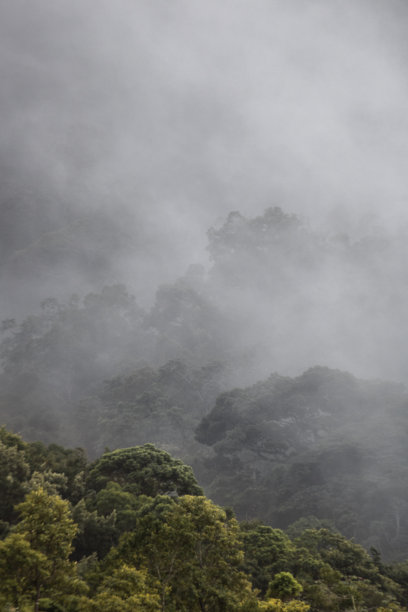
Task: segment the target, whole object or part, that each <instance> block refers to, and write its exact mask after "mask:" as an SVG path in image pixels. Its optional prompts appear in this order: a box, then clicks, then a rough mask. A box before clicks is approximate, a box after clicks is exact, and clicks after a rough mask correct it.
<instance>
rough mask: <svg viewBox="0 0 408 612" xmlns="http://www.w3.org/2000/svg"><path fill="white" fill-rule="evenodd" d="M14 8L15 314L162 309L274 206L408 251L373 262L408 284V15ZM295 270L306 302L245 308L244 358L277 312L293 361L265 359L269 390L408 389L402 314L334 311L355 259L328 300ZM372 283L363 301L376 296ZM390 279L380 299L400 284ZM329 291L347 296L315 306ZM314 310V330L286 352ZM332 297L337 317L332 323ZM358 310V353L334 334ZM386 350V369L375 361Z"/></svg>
mask: <svg viewBox="0 0 408 612" xmlns="http://www.w3.org/2000/svg"><path fill="white" fill-rule="evenodd" d="M0 11H1V15H0V17H1V19H0V24H1V25H0V28H1V55H0V75H1V81H2V88H1V93H0V104H1V106H0V108H1V118H2V139H1V142H0V172H1V208H0V214H1V227H2V235H1V241H2V249H1V254H2V262H1V283H2V291H1V297H0V300H1V303H0V306H1V310H2V314H3V315H4V316H3V317H2V318H7V317H11V316H13V317H15V316H20V317H21V316H25V315H26V314H28V313H29V312H31V311H32V310H33V309H35V307H36V305H37V304H38V303H39V302H40V301H41V300H42V299H44V298H46V297H48V296H55V297H59V298H63V299H66V298H68V296H69V295H70V294H71V293H79V294H84V293H86V292H88V291H92V290H100V289H101V288H102V287H103V286H104V285H106V284H115V283H118V282H122V283H125V284H126V285H127V286H128V287H129V288H130V290H131V291H132V292H133V293H134V294H135V296H136V299H137V301H138V303H140V304H141V305H142V306H144V307H146V308H150V307H151V306H152V305H153V304H154V299H155V297H154V296H155V293H156V290H157V287H158V286H160V285H161V284H163V283H172V282H174V281H175V280H176V279H177V278H179V277H180V276H183V274H184V273H185V270H186V269H187V267H188V266H189V265H190V264H194V263H201V264H203V265H204V267H205V269H206V270H207V271H208V270H211V266H212V262H211V261H210V259H209V253H208V251H207V249H206V246H207V237H206V230H207V229H208V228H209V227H221V226H222V224H223V223H224V220H225V218H226V217H227V215H228V213H229V212H230V211H239V212H240V213H241V214H242V215H244V216H245V217H246V218H253V217H257V216H259V215H262V213H263V211H264V210H265V209H266V208H268V207H270V206H279V207H281V208H282V209H283V211H284V212H287V213H290V214H296V215H297V216H298V217H299V218H300V219H301V221H302V223H304V224H305V226H309V227H311V228H312V230H313V231H316V232H322V233H324V234H325V235H326V236H335V235H340V234H347V235H348V236H349V239H350V240H351V241H352V242H358V240H361V239H362V238H364V237H366V236H374V237H375V236H377V237H378V236H380V237H381V238H385V239H386V240H389V241H391V242H393V241H395V240H397V238H396V236H398V240H397V242H398V248H396V247H394V248H393V249H388V251H387V252H386V256H387V257H389V259H388V260H387V262H385V263H384V262H383V261H381V262H380V261H378V262H377V263H378V265H380V266H381V267H382V270H386V271H390V270H393V269H394V263H396V264H397V265H398V266H399V268H398V269H401V265H400V264H399V263H398V262H400V261H404V260H405V257H406V254H407V253H406V248H405V245H404V239H403V236H404V235H405V231H408V230H407V226H408V219H407V213H406V202H407V197H408V189H407V184H406V183H407V178H406V169H405V159H406V156H407V152H408V151H407V148H408V144H407V142H408V140H407V138H406V135H407V127H408V115H407V111H406V99H407V78H406V55H407V42H406V36H405V27H404V26H405V23H406V19H407V9H406V6H405V3H404V2H402V1H397V0H392V1H388V2H381V1H368V0H367V1H365V0H360V1H359V2H358V3H356V2H352V1H346V2H344V1H342V2H340V1H332V2H325V1H322V0H320V1H312V2H308V3H304V2H299V1H292V2H291V3H288V2H284V1H283V0H280V1H264V0H257V2H255V3H254V2H251V3H250V2H248V1H244V0H239V1H238V2H237V1H235V0H234V2H232V0H225V1H224V2H222V3H220V2H215V1H214V2H213V1H210V2H205V3H201V2H197V1H190V0H189V1H187V0H177V1H175V2H172V3H168V2H164V1H157V2H150V1H147V0H146V1H142V0H141V1H139V2H131V1H129V0H121V1H119V2H117V3H115V5H114V6H113V5H112V3H110V2H107V1H101V2H99V3H98V9H97V10H96V9H95V6H94V5H93V3H91V2H89V1H83V0H81V1H79V0H78V1H75V0H74V1H72V2H69V3H68V2H62V3H55V2H51V1H45V0H40V1H39V2H37V3H36V4H35V5H32V4H30V3H27V2H24V1H22V0H16V1H15V2H13V3H9V2H6V1H3V2H2V3H1V6H0ZM282 265H283V266H284V265H285V264H284V263H283V264H282ZM373 265H375V263H374V264H373ZM339 266H340V268H339ZM287 270H288V274H289V275H290V276H291V287H292V290H293V291H294V292H295V293H296V292H297V294H298V296H303V297H301V298H299V299H295V304H297V306H294V307H293V312H292V314H290V315H288V308H289V310H290V305H289V302H290V303H292V305H293V300H292V298H289V297H287V299H282V300H281V301H279V300H278V302H276V300H275V302H274V294H273V291H271V292H269V293H268V292H265V291H263V292H261V293H260V294H256V293H254V294H252V295H248V293H247V294H246V295H244V294H245V290H244V294H243V295H241V297H240V298H239V300H238V301H239V303H240V304H241V305H242V308H243V310H242V317H243V319H248V318H251V317H252V318H253V319H254V322H253V323H252V324H251V325H250V326H249V329H250V330H252V332H253V337H252V338H251V339H250V340H248V339H246V340H245V342H246V343H247V344H251V343H252V344H257V343H258V342H259V340H260V338H261V337H265V327H266V325H267V321H268V318H269V317H270V312H271V303H272V302H274V303H275V305H274V307H273V312H274V317H275V322H274V329H277V330H278V332H277V333H274V334H272V335H271V337H270V338H269V336H268V333H269V332H268V333H267V334H266V336H267V339H268V341H269V342H270V343H273V342H275V343H276V342H277V343H278V345H279V347H280V348H279V350H278V351H274V353H273V356H269V357H268V356H267V357H265V355H268V351H266V353H264V355H263V359H264V362H263V365H262V366H261V364H260V365H259V371H258V375H261V373H262V375H263V374H264V373H265V372H266V371H267V370H269V371H270V369H271V368H273V369H277V370H279V371H282V372H287V373H291V374H294V373H300V371H301V370H302V368H305V367H307V366H308V365H313V364H314V363H324V364H328V365H332V366H333V367H341V368H345V369H350V370H353V371H354V372H355V373H356V374H361V375H367V376H369V375H374V376H381V375H382V374H384V375H386V376H390V377H391V378H395V379H401V378H403V379H405V371H402V370H401V368H400V367H399V363H401V362H402V361H403V360H404V359H405V356H404V348H403V346H401V342H400V338H399V337H398V331H396V329H395V328H394V327H393V326H392V325H391V328H392V329H391V332H392V333H391V336H390V334H389V333H388V332H389V331H390V324H389V320H388V319H387V314H386V313H385V314H384V313H383V314H382V315H381V317H382V319H381V321H379V320H378V318H376V317H375V316H374V317H372V318H370V309H366V310H365V309H364V308H361V307H360V306H356V302H355V301H353V299H347V300H344V299H343V298H342V297H341V298H338V296H339V295H340V294H341V295H343V294H344V292H345V291H349V292H350V291H351V294H353V289H350V284H349V283H350V276H349V274H348V272H347V270H345V268H344V262H339V260H337V261H332V260H330V258H328V259H327V261H326V263H325V265H324V266H323V267H322V268H321V269H320V271H319V273H318V279H317V281H316V283H317V284H316V286H313V288H310V286H309V287H308V288H307V287H306V285H307V283H310V281H311V278H310V277H307V278H306V279H305V278H304V277H302V274H301V273H299V276H298V277H297V276H296V274H297V272H296V268H293V267H291V266H288V268H287ZM359 274H361V271H360V272H358V273H357V276H356V275H355V276H354V277H353V280H352V282H351V286H352V287H353V286H354V287H355V288H357V287H358V288H359V290H360V292H361V290H362V287H363V288H364V283H365V282H366V278H365V276H364V273H363V276H359ZM388 276H389V275H388ZM380 277H381V279H382V280H383V282H384V283H386V285H384V286H377V288H376V290H378V293H379V294H384V292H389V290H390V287H391V285H392V282H395V283H396V284H398V283H400V284H401V283H402V282H403V278H404V274H403V271H402V270H401V274H400V275H398V274H396V278H395V280H394V281H393V280H392V279H391V280H390V278H389V277H387V274H386V273H385V272H383V273H381V274H380ZM370 283H371V281H369V284H370ZM305 292H306V294H307V295H306V297H305ZM362 292H363V293H364V291H362ZM368 292H369V293H370V292H371V293H370V295H372V294H373V293H372V287H371V289H369V290H368ZM323 294H325V295H326V296H328V295H331V296H332V297H331V298H329V299H326V298H325V300H323V302H319V298H318V296H319V295H323ZM212 297H214V296H212ZM303 298H304V301H305V300H306V302H307V303H308V304H309V310H308V316H309V319H308V321H309V323H308V324H307V323H305V321H304V317H303V322H302V324H301V326H302V327H306V328H307V326H308V331H306V332H301V333H300V334H299V335H298V336H297V341H296V340H295V339H293V337H291V338H289V340H288V327H290V325H292V322H293V321H296V320H297V317H298V318H299V316H300V315H299V313H297V312H296V308H302V306H299V304H302V300H303ZM398 299H399V300H400V301H401V300H403V297H401V296H400V298H398ZM288 300H289V301H288ZM215 301H217V299H215ZM328 302H329V303H330V304H329V306H330V308H331V310H333V309H334V310H335V309H336V304H337V308H338V312H336V316H327V306H328ZM220 303H222V304H224V307H225V300H224V298H222V299H221V301H220ZM319 303H320V305H321V310H320V309H319ZM344 308H347V309H349V312H348V313H347V316H348V317H349V322H348V324H347V330H346V334H347V335H348V340H347V342H346V349H344V350H343V349H342V348H341V345H342V343H343V344H344V335H345V330H344V328H342V327H341V324H340V326H339V328H338V329H334V327H335V326H336V325H338V323H339V320H340V319H341V316H340V314H341V309H344ZM323 309H326V311H325V312H324V313H323ZM350 309H351V310H350ZM353 309H355V310H353ZM397 310H398V309H397ZM402 313H403V307H399V310H398V316H399V317H402V318H401V319H400V320H401V325H402V321H403V314H402ZM303 314H304V313H303ZM288 318H289V324H288V323H287V321H288ZM353 321H354V323H353ZM362 325H363V328H364V330H365V333H364V334H363V337H362V338H361V342H359V343H358V344H359V346H360V347H361V348H360V349H359V351H357V352H358V353H359V355H358V356H356V354H355V352H354V354H353V355H352V352H353V351H352V350H351V349H350V346H352V345H353V343H354V341H355V339H354V337H355V335H356V334H357V336H358V335H359V330H361V328H362ZM378 325H380V326H381V329H380V331H379V332H378ZM317 328H319V334H320V336H321V338H320V340H318V341H316V335H315V331H316V329H317ZM369 329H375V330H376V331H375V333H373V334H372V336H371V338H370V339H369V340H367V339H366V338H367V336H366V333H367V334H368V330H369ZM246 334H247V335H250V331H249V330H247V331H246ZM360 335H361V334H360ZM384 342H385V344H386V346H387V350H386V351H385V352H384V351H383V352H382V355H381V358H378V356H377V357H376V356H373V353H374V352H376V350H378V346H379V345H381V344H382V345H384ZM339 345H340V347H339ZM288 347H289V348H288ZM394 349H395V350H394ZM395 351H397V353H398V359H397V361H398V364H397V365H395V367H394V365H392V366H391V367H389V364H390V359H391V363H392V364H394V363H395V361H394V357H395ZM393 352H394V355H393V358H390V356H389V354H391V353H393ZM384 355H386V356H384ZM256 375H257V373H256V372H255V373H254V374H253V376H254V378H256Z"/></svg>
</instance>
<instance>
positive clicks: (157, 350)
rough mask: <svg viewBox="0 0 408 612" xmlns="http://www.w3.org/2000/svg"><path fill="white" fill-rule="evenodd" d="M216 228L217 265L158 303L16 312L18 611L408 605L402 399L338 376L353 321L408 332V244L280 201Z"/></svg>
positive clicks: (13, 467)
mask: <svg viewBox="0 0 408 612" xmlns="http://www.w3.org/2000/svg"><path fill="white" fill-rule="evenodd" d="M207 236H208V251H209V254H210V257H211V262H212V263H211V267H210V268H209V269H208V270H205V269H204V268H203V267H202V266H198V265H191V266H189V267H188V269H187V271H186V273H185V274H184V275H183V276H182V277H180V278H179V279H177V280H176V281H175V282H174V283H172V284H164V285H160V286H159V287H158V288H157V291H156V296H155V300H154V302H153V304H152V306H151V307H150V308H149V309H146V308H144V307H142V306H141V305H140V304H139V303H138V300H137V296H134V295H132V293H131V292H130V291H129V289H128V288H127V287H126V286H125V285H123V284H117V285H106V286H104V287H102V288H101V289H100V290H99V291H94V292H91V293H88V294H86V295H84V296H79V295H72V296H71V297H70V298H69V299H67V300H65V301H61V300H60V299H57V298H55V297H49V298H47V299H45V300H43V301H42V303H41V305H40V307H39V308H38V309H37V311H36V312H34V313H33V314H28V315H26V316H23V317H22V318H21V319H20V320H17V319H12V318H8V319H5V320H4V321H3V323H2V341H1V344H0V357H1V366H2V371H1V375H0V383H1V384H0V410H1V412H0V414H1V420H2V423H3V425H4V427H3V429H2V430H1V442H0V488H1V491H2V495H1V516H0V521H1V523H0V525H1V538H2V539H1V541H0V547H1V555H0V576H1V578H2V579H1V585H0V601H2V606H3V609H5V610H15V609H16V610H17V609H18V610H22V611H24V612H25V611H26V610H27V611H31V610H35V611H37V610H38V611H39V610H41V611H50V612H51V611H54V612H58V611H63V610H64V611H67V612H70V611H71V610H72V611H75V610H84V611H87V610H90V611H91V610H101V609H103V610H106V611H108V610H109V611H112V612H116V611H117V612H121V611H124V612H125V611H127V610H128V611H129V612H130V611H131V610H146V611H149V610H152V611H153V610H162V611H164V610H166V611H168V612H182V611H184V610H185V611H186V612H187V611H191V612H192V611H194V610H197V611H207V612H213V611H214V612H217V611H219V612H227V611H231V612H233V611H235V610H236V611H242V612H245V611H246V612H251V611H256V610H264V611H268V610H269V611H271V612H273V611H277V612H279V611H282V612H283V611H290V610H293V611H295V610H298V611H302V610H303V611H304V612H306V611H307V610H311V611H312V612H319V611H323V610H327V611H331V610H333V611H337V610H361V611H370V612H371V611H382V612H385V611H389V612H392V611H398V610H404V609H405V608H404V605H406V603H407V597H408V562H407V561H406V559H407V558H408V521H407V511H406V510H407V508H408V494H407V487H406V481H407V476H408V473H407V467H406V466H407V459H408V456H407V446H406V432H407V429H408V416H407V414H408V412H407V407H408V395H407V391H406V388H405V386H404V385H403V384H402V383H401V382H395V381H394V382H393V381H391V382H389V381H387V380H384V379H381V378H379V377H374V376H372V377H371V378H367V377H365V376H360V377H357V376H355V375H354V374H352V373H349V372H347V371H344V370H340V369H337V368H334V367H331V362H332V361H333V353H332V345H333V344H334V343H336V346H337V351H338V353H337V354H338V355H339V356H340V359H339V361H341V360H342V359H344V360H348V362H349V363H352V362H353V357H354V358H356V355H357V354H358V350H359V348H361V347H359V346H356V337H355V335H353V336H352V337H351V336H348V335H347V334H345V333H341V331H340V332H339V325H341V324H343V325H346V321H345V320H344V318H343V315H345V316H346V317H347V316H349V313H350V312H351V313H352V315H353V317H354V318H355V320H357V321H359V322H361V324H360V326H359V329H358V333H359V334H364V333H365V332H367V330H368V328H370V330H374V331H373V335H374V336H375V335H376V334H377V336H378V337H377V340H378V339H379V338H380V337H383V336H384V334H385V331H387V333H388V332H393V333H391V334H390V335H391V337H392V338H394V336H395V334H396V332H397V328H398V332H399V337H398V342H399V343H401V342H404V333H405V331H404V330H401V328H400V327H399V325H400V316H401V312H400V310H402V308H403V304H404V300H405V294H406V288H405V286H404V284H403V283H402V282H400V283H399V284H398V286H397V287H396V286H395V285H394V284H393V282H392V281H393V278H394V277H395V275H396V274H397V271H396V270H395V267H394V266H393V265H391V264H392V262H393V261H394V257H395V254H396V252H397V251H398V249H399V248H400V244H399V243H398V242H396V241H392V240H390V239H388V240H386V238H385V237H384V239H383V240H382V241H380V242H379V239H378V236H377V237H376V238H375V239H374V238H373V237H371V236H365V237H363V238H361V239H359V240H358V241H354V242H353V240H352V239H351V238H350V237H347V236H341V237H339V236H334V237H333V236H330V235H327V234H323V233H321V232H318V231H316V230H313V229H311V228H310V226H308V225H306V224H305V223H304V222H302V220H301V219H300V218H299V217H297V216H295V215H293V214H288V213H285V212H283V211H282V210H281V209H280V208H279V207H272V208H268V209H266V210H265V211H264V213H263V214H262V215H261V216H259V217H254V218H246V217H244V216H243V215H241V214H240V213H238V212H232V213H230V214H229V215H228V216H227V217H226V219H224V221H223V223H222V224H221V225H220V226H219V227H218V228H212V229H210V230H209V232H208V235H207ZM47 240H48V237H47V236H45V237H44V241H45V242H46V241H47ZM57 243H58V241H57ZM57 243H56V242H55V236H53V241H52V244H50V245H49V248H50V249H51V250H52V249H55V248H57ZM379 244H381V250H382V253H383V255H384V254H385V255H386V256H385V255H384V257H383V258H382V259H381V265H380V264H379V255H378V253H379ZM33 248H34V247H33ZM35 248H37V247H35ZM20 256H22V255H21V254H20ZM76 257H78V254H76ZM333 262H334V263H333ZM329 269H330V270H335V271H336V273H337V283H336V286H337V287H338V293H337V295H336V308H334V307H333V296H332V295H331V294H330V292H326V293H324V294H322V292H321V291H319V290H318V289H319V287H321V285H322V283H323V282H325V278H326V276H327V274H328V270H329ZM255 270H256V274H255V273H254V271H255ZM299 279H301V280H299ZM361 279H364V286H363V287H362V286H361ZM390 279H391V280H390ZM350 283H354V286H353V287H352V288H351V286H350ZM387 283H388V284H389V285H390V286H391V285H392V287H393V290H394V291H395V292H398V298H399V299H398V300H395V304H394V302H393V304H394V308H395V312H394V314H395V317H394V318H388V319H387V322H386V329H385V313H384V308H383V306H382V305H381V301H382V302H384V301H386V300H387V299H388V298H387V295H386V292H385V291H383V292H382V294H381V295H379V292H378V287H379V285H380V284H381V285H382V286H385V285H386V284H387ZM270 296H273V299H272V300H271V299H270ZM362 297H364V299H362ZM368 303H369V304H373V306H372V311H371V312H370V318H367V317H366V311H367V304H368ZM398 309H399V310H398ZM300 312H301V313H302V317H300V315H299V313H300ZM277 313H280V314H279V321H278V322H277V320H276V317H277V316H278V314H277ZM282 313H284V316H283V315H282ZM311 313H315V314H314V315H313V316H311ZM316 313H321V315H322V313H325V314H324V317H325V321H324V329H325V330H328V331H326V333H325V334H324V336H322V337H319V333H318V330H319V327H320V325H321V320H319V319H318V317H317V316H316ZM363 323H364V325H365V326H366V329H364V326H363ZM302 325H304V329H303V328H302ZM330 330H331V332H330ZM365 350H366V348H365ZM314 351H315V352H316V354H317V353H319V354H320V355H321V357H322V358H326V359H327V362H328V365H312V364H313V362H312V364H311V363H310V359H313V354H314ZM382 357H383V356H382V355H379V356H378V360H376V358H375V356H374V357H373V359H372V363H371V364H370V367H372V371H375V369H376V368H381V366H382ZM289 362H290V363H291V364H292V369H290V368H288V367H287V366H285V363H286V364H287V363H289ZM388 362H389V363H388V365H389V367H390V370H392V371H393V372H394V374H395V373H398V376H399V378H400V379H403V372H404V368H405V367H406V364H405V363H404V362H403V360H401V359H400V357H399V354H398V351H395V355H394V357H393V358H390V359H389V360H388ZM279 364H281V365H282V369H283V371H284V372H285V373H283V374H282V373H279V371H278V368H277V366H278V365H279ZM306 364H307V367H305V366H306ZM299 369H300V370H301V373H300V374H299V373H296V371H299ZM292 372H293V373H292ZM190 466H191V467H190ZM1 598H2V599H1Z"/></svg>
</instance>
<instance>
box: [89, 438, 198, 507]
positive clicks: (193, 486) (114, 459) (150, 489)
mask: <svg viewBox="0 0 408 612" xmlns="http://www.w3.org/2000/svg"><path fill="white" fill-rule="evenodd" d="M109 480H112V481H114V482H117V483H118V484H120V485H121V486H122V487H123V489H124V490H125V491H128V492H130V493H133V494H134V495H149V496H150V497H154V496H155V495H160V494H163V493H172V494H176V495H186V494H189V495H201V494H202V490H201V488H200V487H199V486H198V484H197V481H196V479H195V477H194V474H193V470H192V469H191V467H189V466H187V465H185V464H184V463H183V462H182V461H180V460H179V459H174V458H173V457H171V455H169V453H166V451H163V450H159V449H158V448H155V447H154V446H153V444H144V445H143V446H135V447H132V448H124V449H119V450H116V451H113V452H111V453H105V454H104V455H103V456H102V457H101V458H100V459H99V460H98V461H96V462H95V463H94V465H93V467H92V469H91V470H90V473H89V477H88V482H87V485H88V488H89V489H94V490H96V491H99V490H100V489H102V488H103V487H104V486H106V484H107V482H108V481H109Z"/></svg>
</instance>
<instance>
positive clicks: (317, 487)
mask: <svg viewBox="0 0 408 612" xmlns="http://www.w3.org/2000/svg"><path fill="white" fill-rule="evenodd" d="M407 405H408V397H407V395H406V392H405V390H404V389H403V388H402V387H401V386H400V385H391V384H387V383H381V382H365V381H359V380H357V379H356V378H354V377H353V376H351V375H350V374H346V373H343V372H339V371H336V370H330V369H328V368H322V367H316V368H312V369H310V370H308V371H307V372H305V373H304V374H303V375H302V376H299V377H297V378H294V379H290V378H283V377H279V376H277V375H273V376H271V377H270V378H269V379H268V380H266V381H265V382H261V383H257V384H256V385H254V386H252V387H249V388H247V389H235V390H233V391H231V392H228V393H223V394H222V395H220V396H219V397H218V399H217V402H216V404H215V407H214V408H213V410H212V411H211V412H210V413H209V414H208V415H207V416H206V417H205V418H204V419H203V420H202V421H201V423H200V425H199V427H198V428H197V430H196V432H197V433H196V435H197V439H198V440H199V441H200V442H202V443H204V444H207V445H209V446H212V448H213V449H214V451H215V456H214V457H212V458H207V459H204V460H203V461H202V462H201V465H200V466H199V467H198V468H197V473H198V474H199V477H200V481H201V482H203V484H204V486H205V487H206V491H207V492H208V493H209V494H210V495H211V496H212V497H213V498H214V499H216V500H217V501H218V503H221V504H225V505H231V506H232V507H233V508H234V509H235V510H236V512H237V513H238V516H239V517H240V518H247V517H259V518H261V519H262V520H264V521H266V522H268V523H271V524H273V525H275V526H279V527H284V528H286V527H288V526H289V525H290V524H291V523H293V522H295V521H297V520H298V519H300V518H301V517H303V516H314V517H316V518H317V519H318V520H323V521H329V523H330V524H332V525H333V526H335V527H336V528H337V529H338V530H340V531H341V532H342V533H344V534H346V535H347V536H348V537H355V538H356V539H358V540H359V541H360V542H362V543H365V545H367V546H371V545H374V546H375V547H376V548H378V549H379V550H381V552H382V554H383V555H385V556H395V555H398V554H403V551H405V550H406V543H407V537H408V522H407V521H406V516H407V513H406V512H405V509H406V508H408V497H407V495H406V493H404V491H403V490H402V488H401V486H400V483H401V482H404V481H405V479H406V469H405V467H404V466H405V464H406V462H407V460H408V454H407V450H406V443H405V433H404V432H405V431H406V428H407V426H408V422H407V421H406V416H403V415H404V414H405V410H406V406H407ZM379 431H381V436H380V437H379V436H378V432H379ZM373 439H375V440H376V443H375V444H373Z"/></svg>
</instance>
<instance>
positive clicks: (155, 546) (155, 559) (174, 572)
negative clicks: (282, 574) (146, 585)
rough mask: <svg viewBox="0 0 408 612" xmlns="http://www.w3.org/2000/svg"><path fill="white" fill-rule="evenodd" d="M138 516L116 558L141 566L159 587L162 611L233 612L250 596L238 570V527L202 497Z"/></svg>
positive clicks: (169, 502) (169, 503) (170, 503)
mask: <svg viewBox="0 0 408 612" xmlns="http://www.w3.org/2000/svg"><path fill="white" fill-rule="evenodd" d="M161 504H162V505H161V507H160V506H159V507H158V506H157V505H156V504H154V505H152V506H151V509H150V511H146V510H145V511H144V512H143V514H142V515H141V517H140V520H139V522H138V525H137V528H136V530H135V532H134V533H133V534H129V535H128V536H125V537H124V538H123V539H122V540H121V543H120V545H119V547H118V551H117V553H116V555H117V556H119V558H124V559H125V560H126V562H127V563H132V562H133V563H136V564H137V563H139V564H140V563H141V564H143V565H144V564H145V565H146V566H147V568H148V569H149V572H150V573H151V574H152V575H153V576H154V577H155V578H156V580H157V581H158V582H159V584H160V591H161V602H162V606H163V609H164V608H165V607H166V609H169V610H177V611H180V612H183V611H185V612H187V611H191V612H193V611H195V610H197V611H199V610H208V611H210V610H214V612H216V611H220V612H221V610H231V612H232V610H237V609H239V606H240V605H241V604H242V603H243V602H244V601H245V599H246V598H248V597H249V595H250V584H249V582H248V581H247V579H246V578H245V576H244V574H243V573H242V571H240V565H241V563H242V557H243V555H242V551H241V544H240V540H239V531H238V524H237V522H236V521H235V519H232V518H231V519H227V517H226V514H225V512H224V511H223V510H221V508H218V507H217V506H215V505H214V504H213V503H212V502H210V501H209V500H207V499H205V498H204V497H196V496H189V495H186V496H183V497H180V498H179V499H178V500H177V501H172V500H168V499H167V500H166V499H163V500H162V502H161Z"/></svg>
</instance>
